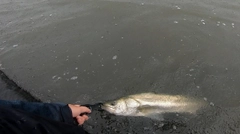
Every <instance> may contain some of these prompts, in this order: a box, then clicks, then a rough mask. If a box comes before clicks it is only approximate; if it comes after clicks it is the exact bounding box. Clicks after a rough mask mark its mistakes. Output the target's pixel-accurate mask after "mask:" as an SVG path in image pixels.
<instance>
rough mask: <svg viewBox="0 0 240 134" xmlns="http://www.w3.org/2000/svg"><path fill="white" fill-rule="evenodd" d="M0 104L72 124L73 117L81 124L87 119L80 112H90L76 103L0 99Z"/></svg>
mask: <svg viewBox="0 0 240 134" xmlns="http://www.w3.org/2000/svg"><path fill="white" fill-rule="evenodd" d="M0 106H5V107H11V108H14V109H18V110H23V111H26V112H29V113H32V114H36V115H39V116H42V117H45V118H48V119H51V120H55V121H61V122H66V123H70V124H73V122H74V120H73V119H74V118H76V119H77V121H78V123H79V124H83V122H84V121H85V120H87V119H88V117H87V116H86V115H82V116H79V115H80V114H81V113H90V112H91V111H90V110H89V109H88V108H86V107H81V106H77V105H71V104H69V105H66V104H60V103H38V102H24V101H5V100H0Z"/></svg>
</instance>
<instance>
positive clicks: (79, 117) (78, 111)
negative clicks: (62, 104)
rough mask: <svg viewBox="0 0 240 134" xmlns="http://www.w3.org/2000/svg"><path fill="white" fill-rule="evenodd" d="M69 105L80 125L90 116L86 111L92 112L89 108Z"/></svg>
mask: <svg viewBox="0 0 240 134" xmlns="http://www.w3.org/2000/svg"><path fill="white" fill-rule="evenodd" d="M68 106H69V108H70V109H71V111H72V117H73V118H76V120H77V122H78V124H79V125H82V124H83V123H84V122H85V121H86V120H88V116H87V115H86V114H84V113H87V114H89V113H91V110H90V109H89V108H87V107H85V106H80V105H73V104H68ZM81 114H82V115H81Z"/></svg>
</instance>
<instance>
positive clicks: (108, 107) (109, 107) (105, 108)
mask: <svg viewBox="0 0 240 134" xmlns="http://www.w3.org/2000/svg"><path fill="white" fill-rule="evenodd" d="M101 108H102V109H103V110H106V111H109V112H111V111H115V109H114V107H113V106H112V105H110V104H103V105H102V106H101Z"/></svg>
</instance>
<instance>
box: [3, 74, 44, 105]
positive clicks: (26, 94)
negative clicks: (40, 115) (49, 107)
mask: <svg viewBox="0 0 240 134" xmlns="http://www.w3.org/2000/svg"><path fill="white" fill-rule="evenodd" d="M0 79H1V80H2V81H4V82H5V83H6V85H7V88H8V89H10V90H12V91H14V92H16V93H17V94H18V95H20V96H22V97H23V98H24V99H26V100H27V101H29V102H42V101H41V100H40V99H37V98H35V97H34V96H32V95H31V94H30V93H29V92H28V91H26V90H24V89H23V88H21V87H20V86H18V85H17V84H16V83H15V82H14V81H13V80H11V79H10V78H9V77H8V76H7V75H6V74H5V73H4V72H3V71H2V70H0Z"/></svg>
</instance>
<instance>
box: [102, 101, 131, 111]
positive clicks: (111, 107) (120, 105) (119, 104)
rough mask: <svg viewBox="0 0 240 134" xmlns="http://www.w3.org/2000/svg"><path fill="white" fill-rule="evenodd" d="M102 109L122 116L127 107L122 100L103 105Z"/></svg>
mask: <svg viewBox="0 0 240 134" xmlns="http://www.w3.org/2000/svg"><path fill="white" fill-rule="evenodd" d="M102 109H104V110H106V111H108V112H109V113H112V114H116V115H122V114H123V113H124V112H125V111H126V110H127V105H126V103H125V101H124V99H119V100H114V101H109V102H106V103H104V104H103V105H102Z"/></svg>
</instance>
